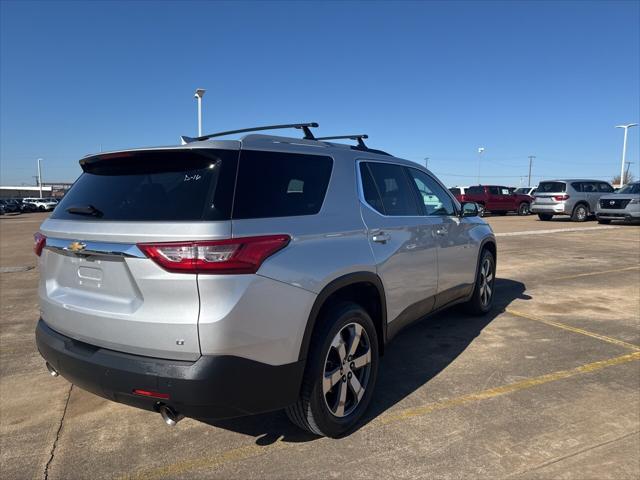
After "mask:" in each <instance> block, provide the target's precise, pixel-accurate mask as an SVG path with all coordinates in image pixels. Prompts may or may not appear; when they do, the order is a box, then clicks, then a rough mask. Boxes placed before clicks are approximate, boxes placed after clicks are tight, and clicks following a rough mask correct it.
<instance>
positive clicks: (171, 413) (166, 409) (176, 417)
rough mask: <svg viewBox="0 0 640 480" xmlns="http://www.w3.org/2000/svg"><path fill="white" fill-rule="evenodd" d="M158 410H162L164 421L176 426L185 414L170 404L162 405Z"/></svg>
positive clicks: (161, 414)
mask: <svg viewBox="0 0 640 480" xmlns="http://www.w3.org/2000/svg"><path fill="white" fill-rule="evenodd" d="M158 411H159V412H160V416H161V417H162V420H164V423H166V424H167V425H169V426H170V427H175V426H176V425H177V423H178V422H179V421H180V420H182V419H183V418H184V415H182V414H180V413H178V412H176V411H175V410H174V409H173V408H171V407H170V406H168V405H162V406H160V408H159V410H158Z"/></svg>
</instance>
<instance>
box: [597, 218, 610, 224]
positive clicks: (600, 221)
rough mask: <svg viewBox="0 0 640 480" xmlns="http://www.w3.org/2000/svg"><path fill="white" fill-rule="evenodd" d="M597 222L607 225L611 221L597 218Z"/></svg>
mask: <svg viewBox="0 0 640 480" xmlns="http://www.w3.org/2000/svg"><path fill="white" fill-rule="evenodd" d="M598 223H600V224H602V225H609V224H610V223H611V220H606V219H604V218H599V219H598Z"/></svg>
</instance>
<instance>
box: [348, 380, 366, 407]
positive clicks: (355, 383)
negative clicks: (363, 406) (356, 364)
mask: <svg viewBox="0 0 640 480" xmlns="http://www.w3.org/2000/svg"><path fill="white" fill-rule="evenodd" d="M349 387H350V388H351V391H352V392H353V394H354V395H355V397H356V399H357V401H358V402H359V401H360V400H361V399H362V396H363V395H364V387H363V386H362V384H361V383H360V380H358V377H356V376H355V375H352V376H351V378H350V379H349Z"/></svg>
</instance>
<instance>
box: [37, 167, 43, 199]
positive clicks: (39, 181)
mask: <svg viewBox="0 0 640 480" xmlns="http://www.w3.org/2000/svg"><path fill="white" fill-rule="evenodd" d="M41 161H42V159H41V158H39V159H38V186H39V187H40V198H42V169H41V168H40V162H41Z"/></svg>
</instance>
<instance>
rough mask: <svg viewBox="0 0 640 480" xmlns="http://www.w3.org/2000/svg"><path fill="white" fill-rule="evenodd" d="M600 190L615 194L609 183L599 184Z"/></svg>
mask: <svg viewBox="0 0 640 480" xmlns="http://www.w3.org/2000/svg"><path fill="white" fill-rule="evenodd" d="M598 190H599V191H601V192H605V193H611V192H613V187H612V186H611V185H609V184H608V183H604V182H602V183H599V184H598Z"/></svg>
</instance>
